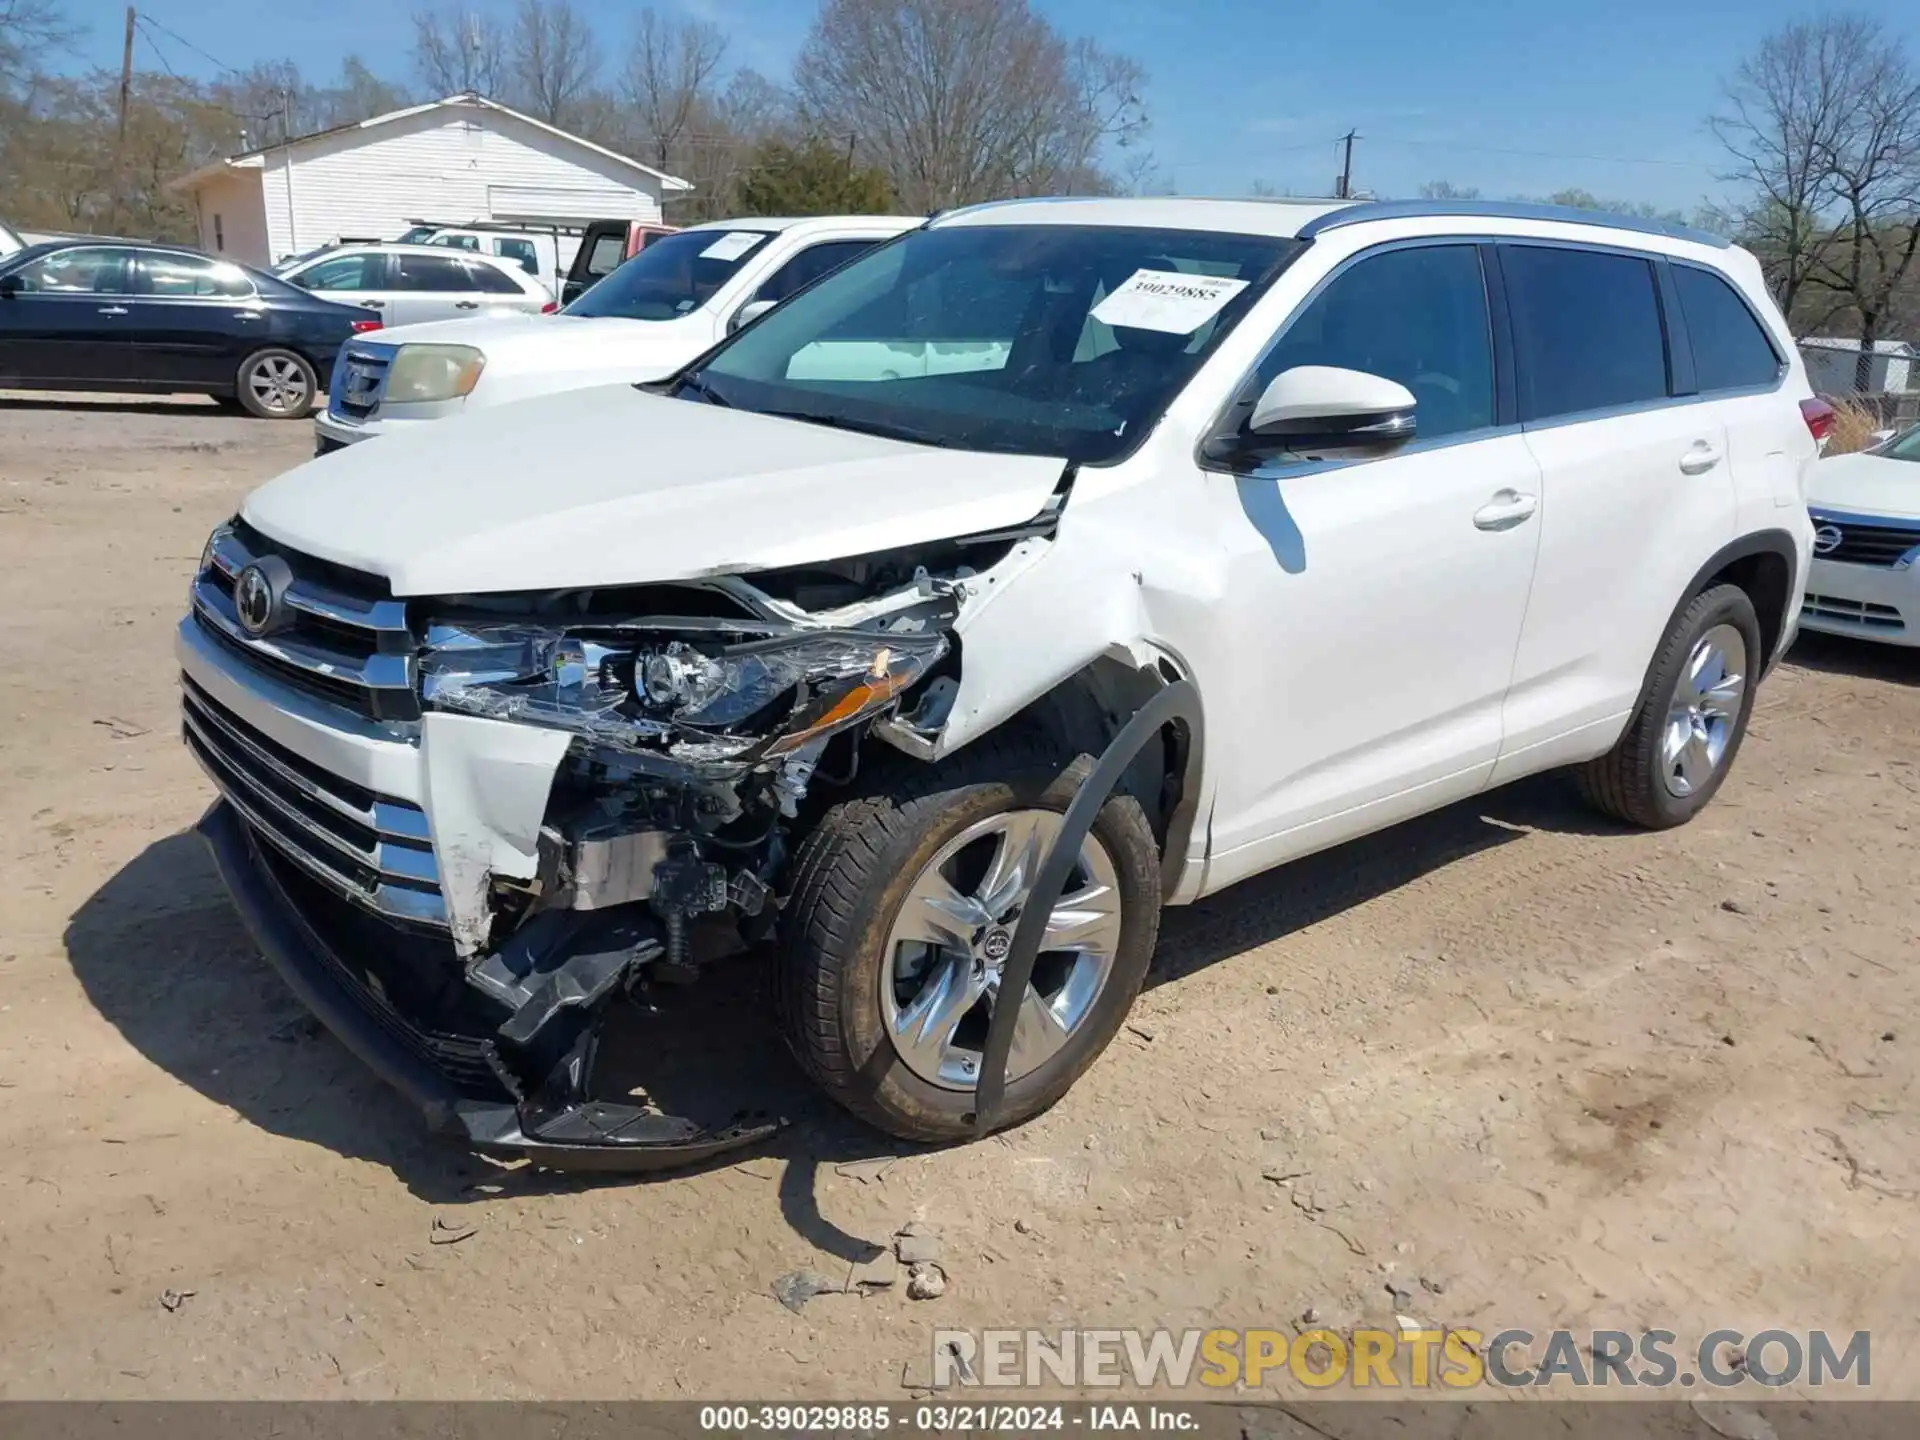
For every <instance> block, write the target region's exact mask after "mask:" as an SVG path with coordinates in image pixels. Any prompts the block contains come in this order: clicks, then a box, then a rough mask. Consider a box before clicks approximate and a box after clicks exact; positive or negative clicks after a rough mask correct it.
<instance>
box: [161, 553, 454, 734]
mask: <svg viewBox="0 0 1920 1440" xmlns="http://www.w3.org/2000/svg"><path fill="white" fill-rule="evenodd" d="M269 555H275V556H278V557H279V558H280V559H281V560H282V561H284V562H285V563H286V565H287V567H288V568H289V569H290V570H291V571H292V573H293V582H292V584H290V585H289V586H288V587H287V589H286V592H285V594H284V596H283V597H282V600H281V604H282V606H283V609H284V616H285V618H284V621H283V623H281V624H279V625H277V626H276V627H275V628H274V629H273V630H272V631H271V632H270V633H267V634H263V635H254V634H249V633H248V631H247V628H246V627H245V626H244V625H242V624H241V623H240V615H239V610H238V608H237V607H236V605H235V603H234V587H235V584H236V582H237V581H238V578H239V576H240V574H241V572H243V571H244V570H245V569H246V568H247V567H248V566H249V565H251V564H253V563H254V562H255V561H257V560H260V559H263V558H264V557H266V556H269ZM207 559H208V563H207V565H206V568H204V569H203V570H201V572H200V573H199V574H198V575H197V576H196V577H194V582H193V618H194V621H195V623H196V624H198V625H199V627H200V628H201V629H202V630H204V631H205V632H206V633H207V634H209V635H211V636H212V637H213V638H214V639H215V640H217V641H218V642H219V643H220V644H221V645H222V646H223V647H225V648H226V649H227V650H228V651H230V652H231V653H233V654H234V655H236V656H237V657H239V658H240V659H242V660H244V661H245V662H246V663H247V664H249V665H251V666H253V667H254V668H256V669H259V670H263V671H265V672H266V673H267V674H269V675H271V676H273V677H274V678H275V679H277V680H281V681H283V682H285V683H286V684H288V685H292V686H294V687H295V688H297V689H300V690H304V691H306V692H307V693H309V694H312V695H317V696H319V697H320V698H322V699H325V700H329V701H332V702H333V703H334V704H336V705H341V706H344V707H346V708H347V709H350V710H353V711H355V712H357V713H359V714H361V715H364V716H367V717H368V718H370V719H374V720H418V719H419V718H420V700H419V696H418V695H417V694H416V693H415V690H414V660H413V652H414V639H413V634H412V632H411V631H410V630H409V629H408V628H407V607H406V604H405V603H404V602H403V601H399V600H395V599H394V598H393V597H392V594H391V592H390V591H389V589H388V587H387V585H386V583H385V582H384V581H382V580H379V579H377V578H375V577H374V576H371V575H363V574H360V573H359V572H358V571H354V570H348V569H346V568H345V567H344V566H339V565H332V564H329V563H327V562H326V561H322V560H316V559H314V558H312V557H311V556H306V555H300V554H297V553H295V552H293V551H290V550H286V549H283V548H282V547H280V546H278V545H275V544H274V543H273V542H272V541H270V540H268V539H267V538H266V537H265V536H263V535H261V534H260V533H259V532H258V531H255V530H253V529H251V528H250V527H249V526H247V525H246V523H245V522H244V521H235V522H234V523H233V524H231V525H223V526H222V527H221V528H220V529H218V530H216V531H215V532H214V534H213V539H212V541H211V542H210V544H209V545H208V547H207Z"/></svg>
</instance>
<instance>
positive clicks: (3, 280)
mask: <svg viewBox="0 0 1920 1440" xmlns="http://www.w3.org/2000/svg"><path fill="white" fill-rule="evenodd" d="M25 288H26V287H25V286H24V285H22V284H21V283H20V277H19V276H18V275H0V299H6V300H11V299H13V297H14V296H16V295H18V294H19V293H20V292H21V291H22V290H23V289H25Z"/></svg>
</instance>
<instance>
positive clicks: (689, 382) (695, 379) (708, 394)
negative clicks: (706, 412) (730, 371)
mask: <svg viewBox="0 0 1920 1440" xmlns="http://www.w3.org/2000/svg"><path fill="white" fill-rule="evenodd" d="M705 373H706V372H705V371H704V370H696V371H694V372H693V373H692V374H691V375H682V376H681V377H680V388H681V389H682V390H691V391H693V393H694V394H696V395H698V396H699V397H700V398H701V399H703V400H705V401H706V402H707V403H708V404H709V405H718V406H719V407H720V408H721V409H722V410H731V409H732V408H733V402H732V401H731V400H729V399H727V398H726V396H724V395H722V394H721V393H720V392H719V391H718V390H716V389H714V388H713V386H712V385H710V384H708V383H707V382H706V381H705V380H702V379H701V378H700V377H701V376H702V375H704V374H705Z"/></svg>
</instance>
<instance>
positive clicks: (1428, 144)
mask: <svg viewBox="0 0 1920 1440" xmlns="http://www.w3.org/2000/svg"><path fill="white" fill-rule="evenodd" d="M1368 138H1369V139H1371V140H1372V141H1373V143H1374V144H1376V145H1403V146H1408V147H1411V148H1413V149H1416V150H1464V151H1468V152H1471V153H1473V154H1479V155H1520V156H1525V157H1527V158H1529V159H1534V160H1591V161H1593V162H1595V163H1597V164H1603V165H1665V166H1668V167H1671V168H1673V169H1676V170H1712V169H1714V168H1715V167H1714V166H1712V165H1703V164H1701V163H1700V162H1699V161H1697V160H1656V159H1653V158H1652V157H1650V156H1645V155H1581V154H1572V153H1566V152H1561V151H1555V150H1511V149H1507V148H1505V147H1504V146H1497V145H1463V144H1460V143H1458V142H1456V141H1451V140H1395V139H1391V138H1387V139H1382V138H1381V137H1380V136H1377V135H1374V136H1369V137H1368Z"/></svg>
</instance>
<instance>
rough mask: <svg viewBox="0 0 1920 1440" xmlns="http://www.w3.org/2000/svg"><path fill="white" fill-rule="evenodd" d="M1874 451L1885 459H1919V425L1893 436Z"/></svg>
mask: <svg viewBox="0 0 1920 1440" xmlns="http://www.w3.org/2000/svg"><path fill="white" fill-rule="evenodd" d="M1875 453H1876V454H1878V455H1879V456H1880V457H1881V458H1882V459H1886V460H1920V425H1916V426H1914V427H1913V428H1912V429H1911V430H1909V431H1907V432H1906V433H1905V434H1903V435H1896V436H1894V437H1893V438H1892V439H1891V440H1889V441H1887V442H1886V444H1884V445H1882V446H1881V447H1880V448H1879V450H1877V451H1876V452H1875Z"/></svg>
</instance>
